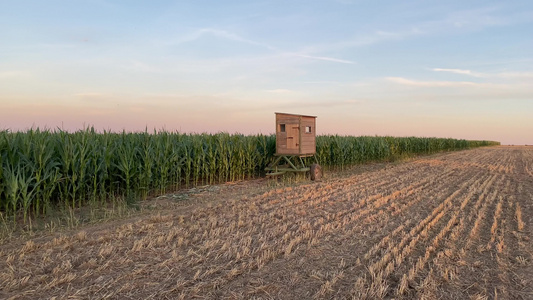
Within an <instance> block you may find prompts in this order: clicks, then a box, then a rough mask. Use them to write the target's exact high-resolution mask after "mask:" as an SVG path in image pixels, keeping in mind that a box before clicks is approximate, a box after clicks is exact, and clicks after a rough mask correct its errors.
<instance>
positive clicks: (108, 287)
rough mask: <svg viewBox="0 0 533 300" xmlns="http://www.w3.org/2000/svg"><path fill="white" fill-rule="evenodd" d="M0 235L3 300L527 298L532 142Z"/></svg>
mask: <svg viewBox="0 0 533 300" xmlns="http://www.w3.org/2000/svg"><path fill="white" fill-rule="evenodd" d="M174 198H180V199H181V198H182V197H178V196H176V197H172V195H169V196H168V197H166V198H164V197H163V198H160V199H158V200H154V201H152V203H151V205H153V206H155V208H154V209H153V210H152V211H151V212H150V213H149V214H148V213H147V214H144V215H143V216H138V217H135V218H132V219H128V220H119V221H115V222H108V223H105V224H99V225H96V226H87V227H84V228H81V229H80V230H78V231H76V232H63V233H58V234H55V235H54V236H40V237H34V238H31V239H28V238H26V239H22V238H21V239H16V240H11V241H9V242H6V243H4V244H3V245H1V246H0V270H1V272H0V298H10V297H13V298H14V299H36V298H51V297H54V296H57V297H59V298H69V297H71V298H83V299H87V298H91V299H100V298H113V299H147V298H152V299H167V298H168V299H191V298H195V297H197V298H208V299H225V298H227V299H241V298H246V299H247V298H256V299H259V298H263V299H312V298H316V299H332V298H340V299H344V298H350V299H351V298H353V299H381V298H384V299H390V298H395V299H413V298H415V299H533V244H532V242H531V239H532V232H533V147H491V148H480V149H475V150H467V151H460V152H453V153H444V154H438V155H431V156H425V157H421V158H417V159H414V160H411V161H408V162H401V163H390V164H375V165H365V166H359V167H356V168H354V169H352V170H351V171H348V172H342V173H339V174H329V178H326V179H325V180H323V181H321V182H309V183H304V184H299V185H294V186H290V187H275V186H273V185H272V184H268V182H267V181H266V180H259V181H250V182H245V183H240V184H233V185H232V184H226V185H221V186H217V187H212V188H210V189H207V188H206V189H204V190H203V191H202V192H196V193H191V194H190V196H189V197H188V198H187V199H188V200H181V201H179V202H176V201H174V200H172V199H174Z"/></svg>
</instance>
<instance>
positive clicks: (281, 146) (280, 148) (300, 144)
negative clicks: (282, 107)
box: [276, 114, 316, 155]
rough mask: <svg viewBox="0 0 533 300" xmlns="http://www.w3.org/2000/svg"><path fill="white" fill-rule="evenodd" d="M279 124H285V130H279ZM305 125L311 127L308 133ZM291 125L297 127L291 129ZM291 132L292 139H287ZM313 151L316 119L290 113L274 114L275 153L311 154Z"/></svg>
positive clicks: (314, 147)
mask: <svg viewBox="0 0 533 300" xmlns="http://www.w3.org/2000/svg"><path fill="white" fill-rule="evenodd" d="M281 124H285V132H281V131H280V125H281ZM306 126H310V127H311V132H310V133H306V132H305V128H306ZM293 127H297V128H296V129H293ZM291 134H292V135H293V136H292V139H291V140H290V141H288V138H290V135H291ZM296 144H297V145H296ZM295 146H296V147H295ZM291 148H293V149H291ZM315 152H316V119H315V118H314V117H307V116H299V115H290V114H276V153H277V154H288V155H312V154H315Z"/></svg>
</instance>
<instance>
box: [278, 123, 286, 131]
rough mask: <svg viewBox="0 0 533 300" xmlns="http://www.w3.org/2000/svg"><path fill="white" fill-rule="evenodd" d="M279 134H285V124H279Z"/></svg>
mask: <svg viewBox="0 0 533 300" xmlns="http://www.w3.org/2000/svg"><path fill="white" fill-rule="evenodd" d="M279 132H285V124H279Z"/></svg>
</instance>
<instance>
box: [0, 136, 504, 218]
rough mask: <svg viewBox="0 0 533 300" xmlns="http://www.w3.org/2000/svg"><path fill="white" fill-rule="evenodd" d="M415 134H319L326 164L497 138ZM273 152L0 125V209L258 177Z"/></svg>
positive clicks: (245, 141) (270, 142)
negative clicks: (10, 128)
mask: <svg viewBox="0 0 533 300" xmlns="http://www.w3.org/2000/svg"><path fill="white" fill-rule="evenodd" d="M498 144H499V143H497V142H490V141H467V140H456V139H442V138H415V137H404V138H395V137H370V136H363V137H352V136H338V135H325V136H318V137H317V159H318V161H319V162H320V164H321V165H322V166H324V167H326V168H328V167H329V168H332V167H333V168H344V167H347V166H350V165H354V164H360V163H364V162H368V161H380V160H390V159H394V158H396V157H401V156H406V155H413V154H430V153H435V152H439V151H451V150H461V149H467V148H471V147H480V146H489V145H498ZM274 152H275V136H274V135H261V134H259V135H242V134H228V133H217V134H185V133H178V132H167V131H158V132H153V133H149V132H147V131H145V132H140V133H128V132H122V133H113V132H106V131H104V132H97V131H95V130H94V128H87V129H85V130H80V131H77V132H74V133H69V132H66V131H62V130H55V131H51V130H39V129H30V130H28V131H26V132H10V131H7V130H4V131H0V212H2V213H4V214H7V215H10V216H13V218H15V216H16V215H21V216H22V218H23V219H24V221H26V219H27V218H29V217H30V216H32V215H33V216H35V215H41V214H46V213H47V212H48V211H49V210H50V209H51V208H52V207H57V206H58V205H59V206H61V205H63V206H66V207H72V208H74V207H81V206H82V205H84V204H86V203H88V202H91V201H92V202H99V201H100V202H102V203H105V202H106V201H107V200H108V199H110V197H114V196H120V197H125V198H126V199H128V200H136V199H145V198H146V197H148V196H150V195H155V194H163V193H165V192H166V191H167V190H168V189H177V188H180V187H183V186H185V187H188V186H196V185H200V184H202V185H205V184H214V183H219V182H226V181H236V180H243V179H247V178H254V177H258V176H262V175H263V174H264V171H263V170H264V168H265V167H266V166H267V164H268V163H269V162H270V161H271V159H272V157H273V155H274Z"/></svg>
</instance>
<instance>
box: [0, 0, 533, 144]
mask: <svg viewBox="0 0 533 300" xmlns="http://www.w3.org/2000/svg"><path fill="white" fill-rule="evenodd" d="M0 26H1V28H2V30H1V31H0V128H4V129H12V130H23V129H26V128H29V127H32V126H33V127H35V126H38V127H41V128H43V127H48V128H55V127H62V128H64V129H69V130H76V129H79V128H83V127H84V126H87V125H94V126H95V127H96V128H97V129H112V130H122V129H126V130H129V131H137V130H143V129H144V128H146V127H148V128H149V129H153V128H156V129H161V128H165V129H167V130H180V131H183V132H204V131H207V132H218V131H227V132H241V133H259V132H262V133H271V132H273V127H274V126H273V124H274V112H293V113H300V114H311V115H317V116H318V117H319V118H318V120H317V132H318V133H319V134H321V133H322V134H324V133H330V134H335V133H338V134H349V135H376V134H377V135H394V136H437V137H454V138H467V139H489V140H497V141H500V142H502V143H504V144H533V134H532V132H533V121H532V120H531V119H532V115H533V114H532V112H533V84H532V83H533V51H532V50H533V33H531V32H533V31H532V30H533V2H531V1H506V2H503V1H349V0H342V1H105V0H93V1H23V0H19V1H1V2H0Z"/></svg>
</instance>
